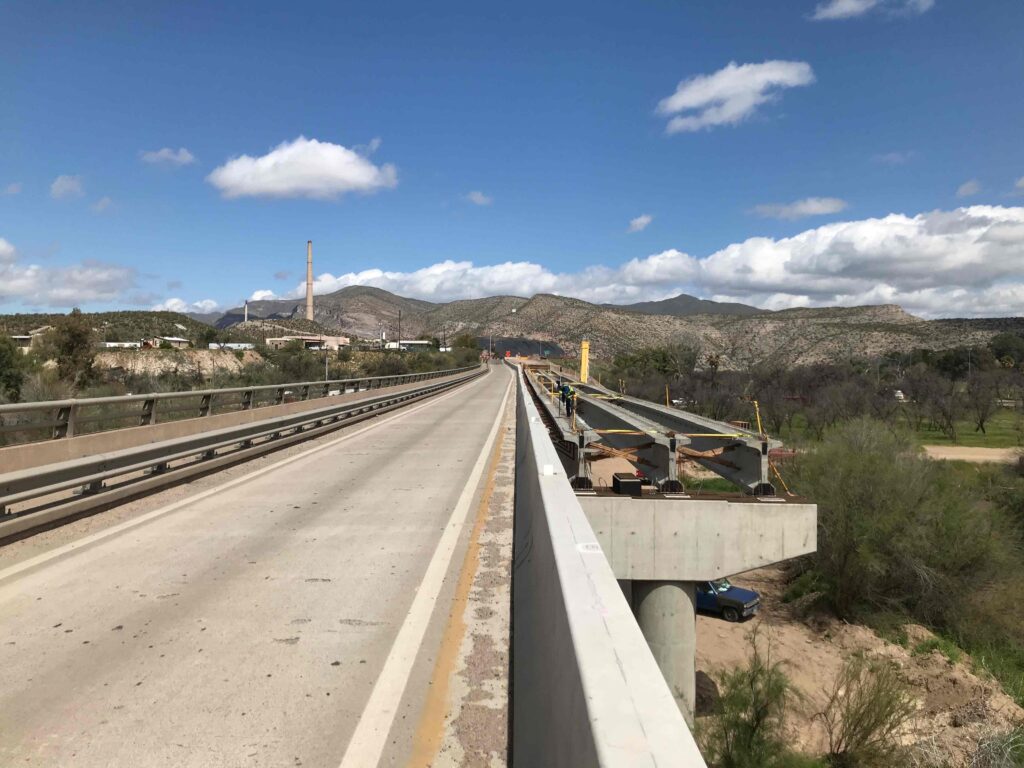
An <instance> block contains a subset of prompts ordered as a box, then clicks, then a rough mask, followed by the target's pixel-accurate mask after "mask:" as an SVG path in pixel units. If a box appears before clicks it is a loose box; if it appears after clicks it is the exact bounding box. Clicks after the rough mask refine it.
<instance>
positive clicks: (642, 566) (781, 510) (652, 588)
mask: <svg viewBox="0 0 1024 768" xmlns="http://www.w3.org/2000/svg"><path fill="white" fill-rule="evenodd" d="M579 501H580V505H581V506H582V507H583V511H584V513H585V514H586V516H587V519H588V521H589V522H590V526H591V528H592V529H593V531H594V535H595V537H596V538H597V540H598V542H600V544H601V549H602V551H603V552H604V554H605V557H606V558H607V559H608V562H609V564H610V565H611V567H612V572H613V573H614V574H615V578H617V579H619V580H620V584H621V585H622V587H623V591H624V592H625V593H626V595H627V598H628V599H629V600H630V602H631V605H632V608H633V614H634V616H635V617H636V620H637V623H638V624H639V625H640V629H641V631H642V632H643V634H644V638H645V639H646V640H647V643H648V645H649V647H650V649H651V652H652V654H653V655H654V658H655V660H656V661H657V663H658V667H659V668H660V669H661V672H662V675H664V677H665V682H666V683H668V686H669V689H670V690H671V691H672V694H673V696H675V699H676V703H677V704H678V706H679V709H680V710H681V711H682V713H683V716H684V717H685V718H686V720H687V722H689V723H690V724H691V725H692V724H693V718H694V706H695V704H696V652H697V631H696V585H697V582H701V581H712V580H714V579H720V578H723V577H727V576H732V575H734V574H737V573H743V572H744V571H749V570H752V569H754V568H761V567H763V566H766V565H771V564H773V563H778V562H782V561H783V560H789V559H790V558H794V557H799V556H800V555H805V554H809V553H811V552H814V551H815V549H816V548H817V543H818V536H817V532H818V508H817V506H816V505H815V504H810V503H807V502H805V501H799V500H788V499H780V498H775V499H772V500H765V501H761V500H757V499H751V498H750V497H737V498H736V499H735V500H733V499H695V498H689V499H679V498H665V497H633V496H617V495H605V496H581V497H580V499H579Z"/></svg>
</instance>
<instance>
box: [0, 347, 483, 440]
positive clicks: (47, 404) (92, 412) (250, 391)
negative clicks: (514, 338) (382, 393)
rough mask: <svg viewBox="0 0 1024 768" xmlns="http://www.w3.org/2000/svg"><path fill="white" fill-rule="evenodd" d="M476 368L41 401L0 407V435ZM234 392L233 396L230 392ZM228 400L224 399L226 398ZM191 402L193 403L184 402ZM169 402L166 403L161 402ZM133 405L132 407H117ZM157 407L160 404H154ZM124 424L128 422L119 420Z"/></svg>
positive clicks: (144, 420)
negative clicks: (30, 417)
mask: <svg viewBox="0 0 1024 768" xmlns="http://www.w3.org/2000/svg"><path fill="white" fill-rule="evenodd" d="M477 367H478V366H468V367H465V368H454V369H451V370H447V371H429V372H426V373H406V374H401V375H398V376H369V377H362V378H358V379H331V380H328V381H301V382H294V383H288V384H261V385H258V386H252V387H228V388H225V389H198V390H189V391H185V392H151V393H149V394H139V395H116V396H112V397H89V398H73V399H70V400H43V401H40V402H34V403H10V404H5V405H0V435H2V434H4V433H12V432H14V433H25V432H29V433H31V432H42V433H44V435H45V436H43V437H36V438H35V439H34V440H19V441H17V442H18V443H21V442H38V441H40V440H47V439H61V438H65V437H74V436H75V435H77V434H84V433H86V430H85V429H83V427H86V426H87V425H95V424H100V425H102V424H104V423H107V424H113V426H109V427H107V428H106V429H104V428H103V427H102V426H101V427H100V428H99V429H92V430H89V431H88V433H89V434H95V433H96V432H103V431H108V430H110V429H124V428H126V427H138V426H148V425H150V424H156V423H157V422H158V418H159V417H163V418H164V420H167V417H176V418H201V417H204V416H212V415H215V414H219V413H229V412H235V411H247V410H251V409H253V408H261V407H264V406H270V405H282V404H284V403H288V402H295V401H300V400H302V401H304V400H311V399H316V398H321V397H328V396H330V393H331V392H333V391H335V390H340V394H344V393H346V392H349V391H354V392H362V391H366V390H373V389H383V388H385V387H394V386H399V385H402V384H412V383H415V382H418V381H429V380H430V379H437V378H441V377H445V376H452V375H455V374H459V373H465V372H468V371H471V370H474V369H476V368H477ZM236 395H237V396H238V397H237V398H235V397H234V396H236ZM229 398H230V399H229ZM188 400H194V401H195V402H185V403H183V402H182V401H188ZM167 404H172V405H170V406H169V405H167ZM122 405H133V406H138V407H137V408H134V409H120V410H118V406H122ZM161 405H163V407H160V406H161ZM38 413H44V414H47V413H49V414H50V415H49V417H48V418H44V419H39V420H34V421H22V420H21V419H22V417H23V416H25V415H27V414H38ZM123 422H128V423H123Z"/></svg>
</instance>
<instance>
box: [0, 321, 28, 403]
mask: <svg viewBox="0 0 1024 768" xmlns="http://www.w3.org/2000/svg"><path fill="white" fill-rule="evenodd" d="M24 358H25V356H24V355H23V354H22V352H21V350H20V349H18V348H17V347H16V346H14V342H13V341H11V339H9V338H8V337H7V335H6V334H5V335H3V336H0V397H3V398H6V399H8V400H17V399H18V398H19V397H20V396H21V385H22V383H23V382H24V381H25V359H24Z"/></svg>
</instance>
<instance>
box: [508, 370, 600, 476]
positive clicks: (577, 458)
mask: <svg viewBox="0 0 1024 768" xmlns="http://www.w3.org/2000/svg"><path fill="white" fill-rule="evenodd" d="M532 373H535V371H531V370H527V376H526V379H527V382H528V384H529V386H530V387H532V388H533V391H534V394H535V395H536V399H535V402H536V403H537V404H538V407H539V409H540V412H541V413H542V414H543V417H544V420H545V421H546V422H547V426H548V430H549V432H550V433H551V440H552V443H554V446H555V449H556V450H557V451H558V456H559V458H560V459H561V460H562V467H563V468H564V469H565V474H566V476H567V477H568V478H569V482H570V483H571V484H572V487H573V488H576V489H580V490H586V489H590V488H592V487H593V483H592V481H591V479H590V464H589V462H588V461H587V456H588V455H591V454H592V453H593V452H594V451H593V449H592V448H590V447H588V446H591V445H592V444H593V443H594V442H596V441H597V440H598V439H599V437H598V435H597V433H596V432H594V431H593V430H591V429H590V428H589V427H588V426H587V424H586V422H584V421H583V420H582V419H577V420H576V424H575V429H574V427H573V423H572V420H570V419H569V418H568V417H567V416H566V414H565V409H564V408H563V407H562V404H561V401H560V399H559V398H558V397H557V396H554V397H552V395H551V389H552V387H551V386H549V384H550V382H546V381H544V380H543V379H541V377H534V376H531V375H530V374H532Z"/></svg>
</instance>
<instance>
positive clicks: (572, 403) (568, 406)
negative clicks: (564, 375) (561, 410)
mask: <svg viewBox="0 0 1024 768" xmlns="http://www.w3.org/2000/svg"><path fill="white" fill-rule="evenodd" d="M565 388H566V389H567V390H569V391H568V392H566V393H565V415H566V416H568V417H569V418H570V419H571V418H572V412H573V411H574V410H575V409H576V390H575V389H573V388H572V387H570V386H569V385H568V384H566V385H565Z"/></svg>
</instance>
